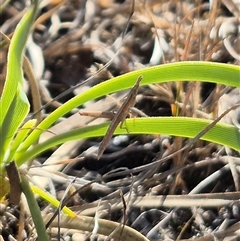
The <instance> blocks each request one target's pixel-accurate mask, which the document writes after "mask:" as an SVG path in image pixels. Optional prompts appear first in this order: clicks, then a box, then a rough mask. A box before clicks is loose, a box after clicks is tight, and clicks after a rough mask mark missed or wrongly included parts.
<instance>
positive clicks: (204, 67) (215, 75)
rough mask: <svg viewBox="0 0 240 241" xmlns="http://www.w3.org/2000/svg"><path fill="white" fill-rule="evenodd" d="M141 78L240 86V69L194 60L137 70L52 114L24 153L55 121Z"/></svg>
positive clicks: (25, 148) (33, 136) (153, 81)
mask: <svg viewBox="0 0 240 241" xmlns="http://www.w3.org/2000/svg"><path fill="white" fill-rule="evenodd" d="M140 75H142V76H143V80H142V82H141V85H147V84H155V83H164V82H169V81H200V82H212V83H217V84H223V85H228V86H233V87H240V81H239V77H240V69H239V67H238V66H235V65H228V64H221V63H212V62H202V61H193V62H177V63H171V64H164V65H159V66H156V67H151V68H146V69H141V70H137V71H133V72H130V73H127V74H124V75H121V76H118V77H116V78H114V79H110V80H108V81H105V82H103V83H101V84H99V85H96V86H94V87H92V88H91V89H89V90H87V91H86V92H84V93H82V94H80V95H78V96H76V97H74V98H72V99H71V100H69V101H68V102H66V103H65V104H64V105H62V106H61V107H59V108H58V109H57V110H55V111H54V112H52V113H51V114H50V115H49V116H48V117H47V118H46V119H45V120H44V121H42V123H40V124H39V126H38V130H36V131H33V132H32V133H31V134H30V136H29V137H28V138H27V140H26V141H25V143H24V144H23V150H25V151H26V150H27V149H28V148H29V147H30V146H31V145H32V144H33V143H34V142H35V141H36V140H37V139H38V137H39V136H40V135H41V133H42V132H43V131H44V130H46V129H48V128H49V127H50V126H51V125H52V124H53V123H54V122H56V121H57V120H58V119H59V118H60V117H62V116H63V115H65V114H66V113H68V112H69V111H71V110H72V109H74V108H76V107H78V106H81V105H82V104H84V103H85V102H87V101H89V100H92V99H96V98H98V97H101V96H104V95H107V94H110V93H113V92H117V91H120V90H124V89H128V88H131V87H132V86H134V84H135V82H136V79H137V78H138V77H139V76H140ZM39 130H42V131H39Z"/></svg>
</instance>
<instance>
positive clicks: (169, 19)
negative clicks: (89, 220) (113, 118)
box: [0, 0, 240, 241]
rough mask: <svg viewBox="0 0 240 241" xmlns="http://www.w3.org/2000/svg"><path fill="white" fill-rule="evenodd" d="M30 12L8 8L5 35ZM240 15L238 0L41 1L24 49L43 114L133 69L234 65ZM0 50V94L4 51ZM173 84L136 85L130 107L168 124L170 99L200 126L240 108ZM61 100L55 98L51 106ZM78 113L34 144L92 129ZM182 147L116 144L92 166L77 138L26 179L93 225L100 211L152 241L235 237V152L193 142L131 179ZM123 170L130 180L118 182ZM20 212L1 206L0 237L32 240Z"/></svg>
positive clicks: (138, 141)
mask: <svg viewBox="0 0 240 241" xmlns="http://www.w3.org/2000/svg"><path fill="white" fill-rule="evenodd" d="M211 2H212V5H211ZM28 5H29V2H27V1H24V0H20V1H11V2H9V3H8V5H7V6H6V7H5V8H4V10H3V11H2V12H1V18H0V24H1V31H2V32H4V33H5V34H6V35H9V36H10V35H11V33H12V32H13V31H14V29H15V27H16V24H17V23H18V21H19V19H20V17H21V16H22V14H23V11H24V10H25V9H26V8H27V7H28ZM239 13H240V5H239V1H237V0H222V1H201V0H195V1H190V0H161V1H155V0H148V1H143V0H136V1H135V2H133V1H132V0H125V1H124V0H115V1H114V0H109V1H106V0H95V1H92V0H88V1H85V0H74V1H66V0H63V1H58V0H55V1H51V2H47V1H43V2H42V3H41V10H40V13H39V17H38V20H37V21H36V24H35V25H34V30H33V35H32V39H33V42H30V41H29V43H28V46H27V49H26V56H27V57H28V58H29V60H30V61H31V63H32V67H33V70H34V73H35V75H36V78H37V79H38V82H39V91H40V95H41V103H42V106H44V105H46V104H47V106H44V108H43V110H42V112H41V113H42V117H43V118H45V117H46V116H48V115H49V113H51V112H52V111H54V110H55V109H56V108H58V107H59V106H61V105H62V103H64V102H66V101H68V100H69V99H71V98H73V97H74V96H76V95H77V94H79V93H82V92H83V91H84V90H85V89H86V88H90V87H92V86H94V85H96V84H98V83H100V82H103V81H105V80H107V79H109V78H111V77H112V76H119V75H121V74H124V73H128V72H131V71H134V70H137V69H139V68H144V67H148V66H155V65H160V64H165V63H171V62H178V61H193V60H202V61H212V62H221V63H228V64H234V65H239V63H240V47H239V46H240V34H239V27H240V25H239ZM0 51H1V58H0V71H1V75H0V90H1V89H2V87H1V86H3V83H4V79H5V73H6V63H7V62H6V56H7V47H3V48H2V49H1V50H0ZM100 70H101V71H100ZM25 78H26V82H25V86H26V93H27V94H28V97H29V100H30V101H31V106H32V107H31V114H32V113H33V112H35V111H36V110H37V109H36V106H34V104H33V96H32V92H31V87H30V84H29V79H28V76H27V74H25ZM88 78H90V79H89V80H88V81H86V80H87V79H88ZM239 81H240V78H239ZM74 86H78V88H74ZM178 87H179V86H178V84H176V83H168V84H163V85H161V86H160V85H154V86H144V87H140V89H139V91H138V96H137V99H136V105H135V107H136V108H137V109H138V110H141V112H142V113H144V114H145V115H148V116H172V115H175V114H176V110H175V109H174V105H173V103H175V101H176V100H177V101H179V102H180V103H183V104H184V105H185V106H188V107H191V108H185V109H186V110H185V112H184V111H182V112H180V115H183V116H195V117H201V118H203V116H211V113H217V112H218V111H219V110H220V109H221V110H223V109H224V110H225V109H227V108H229V107H230V106H231V105H233V104H236V103H239V104H240V94H239V93H240V92H239V90H237V89H232V88H227V87H224V86H216V85H215V84H210V83H202V84H196V85H195V86H193V85H191V82H189V83H186V84H184V85H183V87H182V88H183V95H182V96H180V97H179V96H178V95H177V89H178ZM65 91H67V92H65ZM126 93H127V92H124V93H122V94H120V95H113V98H114V99H115V100H114V101H113V98H111V99H109V98H103V99H100V100H97V101H96V102H91V103H87V104H86V105H85V106H81V107H79V109H85V108H86V109H88V110H100V111H103V110H104V111H105V110H116V109H117V108H118V107H117V106H116V105H115V107H114V102H119V101H121V99H122V97H123V96H125V95H126ZM219 93H220V94H219ZM60 94H63V95H62V96H61V98H58V99H54V100H53V98H55V97H58V96H59V95H60ZM188 94H190V96H191V97H190V98H189V99H188V100H187V95H188ZM177 98H178V99H177ZM116 100H117V101H116ZM226 103H228V104H226ZM79 109H74V110H72V112H71V113H69V114H67V115H66V116H64V118H62V119H61V120H59V122H58V123H55V124H54V127H53V128H51V129H50V130H48V131H47V132H46V133H44V134H43V136H42V137H41V139H40V140H39V141H40V142H42V141H44V140H46V139H48V138H49V137H50V136H52V134H53V133H54V134H56V133H61V132H64V131H66V130H70V129H74V128H76V127H80V126H86V125H91V124H92V122H93V121H94V120H93V119H91V118H89V117H82V116H80V115H79V114H78V110H79ZM199 112H200V113H201V114H202V115H201V116H200V115H199ZM234 113H235V114H234V115H229V116H226V117H225V118H224V121H225V122H226V123H227V124H233V123H234V124H235V125H236V128H239V123H240V109H239V108H238V109H237V110H235V112H234ZM204 118H205V117H204ZM96 121H101V120H98V119H97V120H96ZM188 141H189V140H188V139H185V138H179V137H172V136H163V135H161V136H159V135H137V136H135V135H134V136H133V135H123V136H116V137H113V138H112V139H111V141H110V143H109V145H108V147H107V148H106V150H105V152H104V154H103V155H102V157H101V158H100V160H97V159H96V155H95V153H96V151H97V148H98V146H99V143H100V142H101V138H91V139H86V140H78V141H75V142H72V143H65V144H63V145H62V147H61V148H58V147H56V148H55V149H51V150H49V151H48V152H45V153H44V154H42V155H41V156H39V157H38V158H36V160H34V161H33V164H32V166H31V168H30V169H29V171H28V175H29V177H30V178H33V177H34V178H35V179H34V183H35V184H37V185H40V186H41V187H43V188H46V190H47V191H48V192H50V193H51V194H52V195H54V196H56V197H57V198H58V200H61V199H62V198H63V197H65V196H67V197H69V200H68V203H67V206H68V207H70V208H71V209H72V210H74V212H76V213H78V214H80V213H81V215H86V216H91V217H94V216H95V214H96V212H97V213H98V217H99V218H102V219H106V220H112V221H115V222H118V223H119V225H120V224H125V225H127V226H129V227H132V228H133V229H135V230H137V231H139V232H140V233H141V234H143V235H144V236H145V237H147V238H148V239H149V240H151V241H157V240H159V241H160V240H179V241H183V240H189V241H191V240H196V241H203V240H204V241H210V240H218V241H220V240H222V241H223V240H224V241H229V240H231V241H237V240H240V232H239V230H240V203H239V200H240V166H239V163H240V162H239V160H240V154H239V153H238V152H236V151H234V150H231V149H229V148H227V147H224V146H220V145H216V144H214V143H209V142H206V141H198V142H197V143H195V144H194V145H193V146H192V147H191V148H189V149H188V150H187V151H185V152H183V153H181V154H179V155H176V156H175V157H173V158H171V159H170V160H167V161H164V162H159V164H158V165H157V166H154V168H148V169H144V170H142V171H138V172H134V170H135V168H137V167H140V166H143V165H146V164H149V163H153V162H156V161H158V160H161V159H162V158H163V157H166V156H167V155H169V154H171V153H173V152H174V151H176V150H178V149H180V148H181V147H183V146H184V145H186V144H187V143H188ZM56 164H57V165H56ZM124 170H125V171H128V170H131V171H129V172H128V173H126V174H124V175H117V173H118V172H120V171H124ZM110 174H111V175H110ZM75 177H77V179H74V178H75ZM46 178H47V179H46ZM31 180H32V179H31ZM46 180H47V181H46ZM73 180H74V181H73ZM66 189H69V190H68V192H67V193H66ZM74 192H76V194H75V195H71V193H74ZM38 203H39V206H40V209H41V211H42V215H43V216H44V217H45V216H47V215H50V216H51V215H53V213H54V212H55V211H56V210H55V209H54V208H52V207H50V206H49V204H47V203H46V202H45V201H43V200H41V199H40V198H38ZM24 205H26V204H25V202H24V201H23V200H22V201H21V204H20V205H16V206H14V205H11V204H9V202H8V201H7V200H6V201H5V202H3V203H2V204H1V206H0V240H37V236H36V231H35V229H34V225H33V223H32V220H31V216H30V215H29V214H28V212H27V208H26V207H25V206H24ZM48 230H49V234H50V237H51V240H58V238H57V233H58V231H57V229H56V227H55V228H54V227H53V228H52V229H48ZM19 233H22V234H21V235H19ZM60 233H61V239H59V240H66V241H67V240H91V241H92V240H121V238H119V239H116V238H115V239H114V238H112V237H111V236H110V235H109V236H108V237H107V236H103V235H96V234H95V235H93V234H92V233H91V232H86V231H83V230H67V229H65V228H62V227H61V228H60Z"/></svg>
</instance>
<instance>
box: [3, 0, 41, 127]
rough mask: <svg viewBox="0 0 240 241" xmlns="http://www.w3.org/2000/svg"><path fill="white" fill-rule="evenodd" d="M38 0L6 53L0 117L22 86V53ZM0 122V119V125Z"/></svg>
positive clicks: (18, 29)
mask: <svg viewBox="0 0 240 241" xmlns="http://www.w3.org/2000/svg"><path fill="white" fill-rule="evenodd" d="M38 2H39V1H38V0H35V1H34V3H33V4H32V5H31V7H30V9H29V10H28V11H27V13H26V14H25V15H24V16H23V18H22V20H21V21H20V23H19V24H18V25H17V27H16V29H15V32H14V35H13V37H12V40H11V43H10V46H9V51H8V65H7V73H6V81H5V85H4V87H3V93H2V98H1V100H0V103H1V111H2V113H1V116H2V117H4V116H5V115H6V112H7V111H8V109H9V107H10V104H11V102H12V100H13V98H14V95H15V94H16V92H17V89H18V85H19V84H21V85H22V84H23V71H22V61H23V51H24V48H25V44H26V41H27V38H28V35H29V32H30V29H31V26H32V24H33V21H34V19H35V17H36V15H37V11H38ZM1 124H2V120H1V119H0V125H1Z"/></svg>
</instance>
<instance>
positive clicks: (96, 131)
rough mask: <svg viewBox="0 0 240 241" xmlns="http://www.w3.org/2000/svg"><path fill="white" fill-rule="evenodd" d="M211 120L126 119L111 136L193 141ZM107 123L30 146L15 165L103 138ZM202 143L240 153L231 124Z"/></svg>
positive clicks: (217, 127) (219, 127)
mask: <svg viewBox="0 0 240 241" xmlns="http://www.w3.org/2000/svg"><path fill="white" fill-rule="evenodd" d="M211 122H212V121H210V120H204V119H198V118H189V117H150V118H149V117H148V118H134V119H126V121H125V122H124V126H126V127H127V130H128V131H127V130H126V129H121V128H120V127H118V128H117V129H116V131H115V134H164V135H171V136H181V137H188V138H194V137H195V136H196V135H197V134H198V133H199V132H200V131H202V130H203V129H204V128H205V127H206V126H207V125H209V124H210V123H211ZM108 126H109V123H105V124H101V125H96V126H89V127H85V128H81V129H74V130H71V131H69V132H66V133H63V134H60V135H57V136H53V137H52V138H50V139H49V140H47V141H46V142H44V143H41V144H38V145H36V146H34V147H33V148H32V149H31V150H29V151H27V152H24V151H23V152H22V153H18V155H17V156H16V158H15V159H16V163H17V165H18V166H21V165H22V164H23V163H24V162H25V161H26V160H29V159H32V158H34V157H35V156H37V155H38V154H39V153H41V152H44V151H46V150H48V149H49V148H52V147H54V146H57V145H60V144H62V143H65V142H66V141H71V140H76V139H81V138H89V137H98V136H103V135H104V134H105V133H106V131H107V128H108ZM201 139H202V140H206V141H210V142H213V143H217V144H220V145H225V146H228V147H230V148H233V149H235V150H237V151H240V130H239V129H238V128H236V127H234V126H232V125H227V124H223V123H217V124H216V125H215V126H214V127H213V128H212V129H211V130H210V131H209V132H207V133H206V134H205V135H204V136H203V137H202V138H201Z"/></svg>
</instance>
